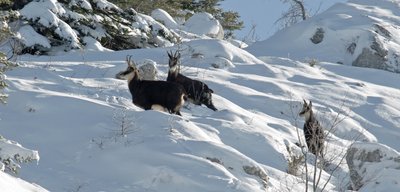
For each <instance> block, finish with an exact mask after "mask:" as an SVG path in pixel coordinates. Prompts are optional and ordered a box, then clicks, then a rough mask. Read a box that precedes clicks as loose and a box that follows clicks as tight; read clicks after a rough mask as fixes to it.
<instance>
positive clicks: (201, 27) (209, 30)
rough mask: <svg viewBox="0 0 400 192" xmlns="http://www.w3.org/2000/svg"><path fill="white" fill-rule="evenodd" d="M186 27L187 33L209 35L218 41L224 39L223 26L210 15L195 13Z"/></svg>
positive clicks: (186, 23)
mask: <svg viewBox="0 0 400 192" xmlns="http://www.w3.org/2000/svg"><path fill="white" fill-rule="evenodd" d="M184 25H185V28H186V31H189V32H191V33H194V34H197V35H200V36H201V35H207V36H209V37H212V38H217V39H222V38H223V37H224V30H223V28H222V25H221V24H220V23H219V21H218V20H217V19H215V18H214V16H212V15H211V14H209V13H195V14H194V15H193V16H192V17H190V18H189V19H188V20H187V21H186V22H185V24H184Z"/></svg>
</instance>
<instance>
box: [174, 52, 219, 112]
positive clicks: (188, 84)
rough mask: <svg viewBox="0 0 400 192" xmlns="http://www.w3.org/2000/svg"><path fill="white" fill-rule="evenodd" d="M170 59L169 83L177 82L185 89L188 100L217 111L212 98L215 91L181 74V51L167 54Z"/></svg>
mask: <svg viewBox="0 0 400 192" xmlns="http://www.w3.org/2000/svg"><path fill="white" fill-rule="evenodd" d="M167 53H168V57H169V71H168V77H167V81H168V82H176V83H179V84H181V85H183V87H184V88H185V91H186V93H187V96H188V100H189V101H190V102H191V103H193V104H195V105H201V104H204V105H205V106H207V107H208V108H210V109H212V110H214V111H216V110H217V108H216V107H215V106H214V104H213V102H212V98H211V96H212V95H211V94H212V93H214V91H213V90H212V89H210V88H208V86H207V85H206V84H205V83H203V82H201V81H198V80H194V79H191V78H189V77H186V76H184V75H182V74H180V73H179V65H180V60H179V59H180V57H181V54H180V53H179V51H176V52H175V53H174V54H172V51H171V52H167Z"/></svg>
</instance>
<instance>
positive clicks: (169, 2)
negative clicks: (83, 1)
mask: <svg viewBox="0 0 400 192" xmlns="http://www.w3.org/2000/svg"><path fill="white" fill-rule="evenodd" d="M221 1H223V0H148V1H143V0H110V2H113V3H115V4H117V5H119V6H120V7H121V8H124V9H126V8H133V9H135V10H136V11H138V12H142V13H144V14H150V13H151V11H153V10H154V9H157V8H160V9H164V10H165V11H167V12H168V13H169V14H170V15H171V16H173V17H185V18H188V17H190V16H191V14H190V12H207V13H210V14H211V15H213V16H214V17H215V18H216V19H218V20H219V22H220V23H221V25H222V27H223V28H224V30H225V32H226V33H225V34H226V35H225V36H226V37H227V36H232V35H233V31H235V30H239V29H241V28H243V21H240V15H239V13H237V12H234V11H224V10H222V9H221V8H220V7H219V6H220V2H221ZM182 10H183V11H185V10H187V11H188V14H186V15H181V14H182Z"/></svg>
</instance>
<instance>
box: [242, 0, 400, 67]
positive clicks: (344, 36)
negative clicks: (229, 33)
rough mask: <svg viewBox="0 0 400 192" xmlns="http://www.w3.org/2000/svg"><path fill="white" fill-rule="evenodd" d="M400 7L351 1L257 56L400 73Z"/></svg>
mask: <svg viewBox="0 0 400 192" xmlns="http://www.w3.org/2000/svg"><path fill="white" fill-rule="evenodd" d="M399 8H400V1H399V0H349V1H348V2H347V3H338V4H335V5H334V6H332V7H331V8H329V9H328V10H326V11H325V12H323V13H321V14H319V15H316V16H314V17H312V18H310V19H308V20H306V21H304V22H300V23H298V24H296V25H293V26H291V27H289V28H287V29H284V30H282V31H279V32H277V33H276V34H275V35H273V36H272V37H270V38H269V39H267V40H265V41H262V42H256V43H254V44H253V45H252V46H250V47H248V48H247V50H248V51H249V52H251V53H253V54H255V55H256V56H262V55H269V56H279V57H289V58H292V59H296V60H302V61H305V60H310V59H317V60H319V61H329V62H332V63H343V64H346V65H354V66H360V67H370V68H378V69H385V70H389V71H394V72H400V59H399V55H400V52H399V50H400V49H399V48H400V38H399V34H400V29H399V27H398V26H399V25H400V11H399Z"/></svg>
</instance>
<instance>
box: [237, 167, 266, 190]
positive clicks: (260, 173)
mask: <svg viewBox="0 0 400 192" xmlns="http://www.w3.org/2000/svg"><path fill="white" fill-rule="evenodd" d="M243 170H244V172H245V173H247V174H249V175H254V176H256V177H258V178H259V179H261V181H262V183H263V185H264V187H267V183H268V176H267V174H266V173H265V172H264V170H262V169H261V168H260V167H255V166H243Z"/></svg>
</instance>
